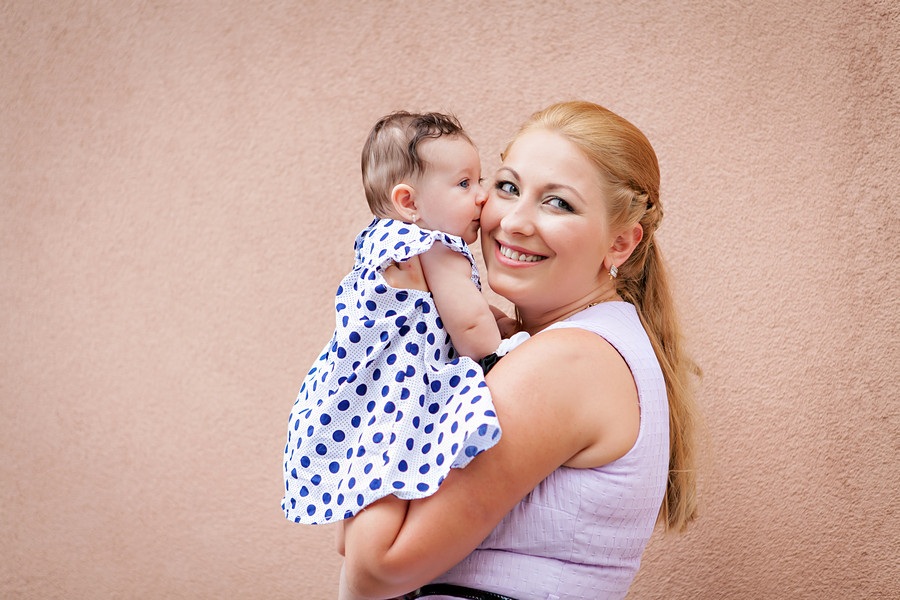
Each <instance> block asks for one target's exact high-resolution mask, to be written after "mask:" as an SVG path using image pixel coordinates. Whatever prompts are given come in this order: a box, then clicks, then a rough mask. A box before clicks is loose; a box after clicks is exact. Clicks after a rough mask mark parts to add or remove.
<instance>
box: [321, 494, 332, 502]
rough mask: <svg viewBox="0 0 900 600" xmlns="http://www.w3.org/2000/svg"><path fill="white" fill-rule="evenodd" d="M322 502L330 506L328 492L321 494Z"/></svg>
mask: <svg viewBox="0 0 900 600" xmlns="http://www.w3.org/2000/svg"><path fill="white" fill-rule="evenodd" d="M322 502H323V503H324V504H331V494H329V493H328V492H325V493H324V494H322Z"/></svg>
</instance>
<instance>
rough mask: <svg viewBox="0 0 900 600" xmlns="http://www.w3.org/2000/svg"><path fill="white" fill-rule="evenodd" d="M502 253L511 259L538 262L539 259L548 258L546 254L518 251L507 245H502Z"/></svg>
mask: <svg viewBox="0 0 900 600" xmlns="http://www.w3.org/2000/svg"><path fill="white" fill-rule="evenodd" d="M500 254H502V255H503V256H505V257H506V258H508V259H510V260H517V261H519V262H537V261H539V260H544V259H545V258H547V257H546V256H537V255H534V254H524V253H521V252H516V251H515V250H512V249H510V248H507V247H506V246H500Z"/></svg>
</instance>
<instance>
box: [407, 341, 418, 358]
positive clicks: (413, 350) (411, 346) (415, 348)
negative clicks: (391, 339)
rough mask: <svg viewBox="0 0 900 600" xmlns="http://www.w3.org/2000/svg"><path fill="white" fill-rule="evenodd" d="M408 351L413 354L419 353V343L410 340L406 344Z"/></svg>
mask: <svg viewBox="0 0 900 600" xmlns="http://www.w3.org/2000/svg"><path fill="white" fill-rule="evenodd" d="M406 351H407V352H409V353H410V354H412V355H413V356H416V355H417V354H418V353H419V345H418V344H414V343H412V342H409V343H408V344H406Z"/></svg>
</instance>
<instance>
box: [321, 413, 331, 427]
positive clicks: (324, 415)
mask: <svg viewBox="0 0 900 600" xmlns="http://www.w3.org/2000/svg"><path fill="white" fill-rule="evenodd" d="M319 422H320V423H322V425H328V424H329V423H331V415H329V414H328V413H322V416H320V417H319Z"/></svg>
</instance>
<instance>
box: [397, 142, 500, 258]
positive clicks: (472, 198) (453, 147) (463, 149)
mask: <svg viewBox="0 0 900 600" xmlns="http://www.w3.org/2000/svg"><path fill="white" fill-rule="evenodd" d="M419 155H420V156H421V157H422V159H423V160H424V161H425V163H426V164H427V167H426V168H425V174H424V175H422V176H421V177H420V178H419V180H418V182H417V183H416V185H415V190H416V191H415V194H416V209H417V211H418V215H419V220H418V221H417V222H416V224H417V225H419V226H420V227H423V228H425V229H436V230H438V231H444V232H446V233H450V234H453V235H457V236H459V237H461V238H462V239H464V240H465V241H466V243H468V244H471V243H473V242H474V241H475V239H476V238H477V237H478V225H479V221H478V219H479V218H480V217H481V206H482V205H483V204H484V202H485V200H487V193H486V192H485V190H484V188H483V187H482V186H481V159H480V157H479V156H478V151H477V150H475V148H474V147H473V146H472V144H470V143H469V142H468V141H466V140H465V139H464V138H461V137H456V136H453V137H450V136H442V137H439V138H436V139H429V140H425V141H424V142H422V143H420V144H419Z"/></svg>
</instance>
